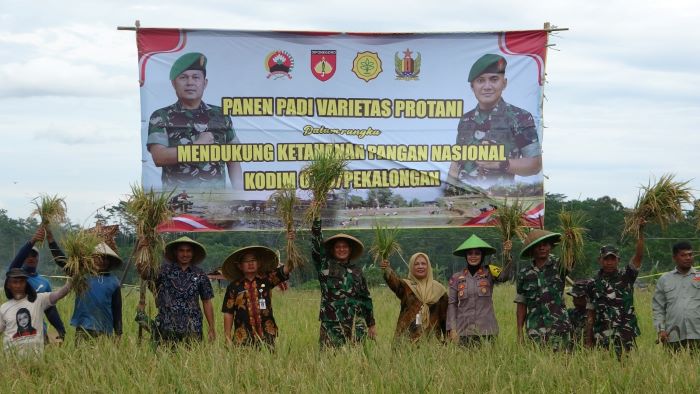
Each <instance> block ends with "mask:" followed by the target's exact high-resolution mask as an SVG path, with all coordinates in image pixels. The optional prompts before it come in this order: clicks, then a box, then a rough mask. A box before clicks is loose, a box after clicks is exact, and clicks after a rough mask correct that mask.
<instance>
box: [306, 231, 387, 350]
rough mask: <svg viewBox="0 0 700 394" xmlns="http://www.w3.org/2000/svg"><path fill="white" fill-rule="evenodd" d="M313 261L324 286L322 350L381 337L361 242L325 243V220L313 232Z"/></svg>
mask: <svg viewBox="0 0 700 394" xmlns="http://www.w3.org/2000/svg"><path fill="white" fill-rule="evenodd" d="M311 234H312V240H311V242H312V245H311V247H312V250H311V257H312V259H313V263H314V267H315V268H316V271H317V272H318V280H319V283H320V285H321V311H320V313H319V320H320V321H321V332H320V339H319V341H320V343H321V348H322V349H323V348H325V347H339V346H342V345H344V344H345V343H347V342H360V341H362V340H364V339H365V337H366V336H369V337H370V338H372V339H374V338H375V337H376V335H377V331H376V327H375V322H374V313H373V309H372V298H371V297H370V295H369V288H368V287H367V281H366V280H365V277H364V275H363V274H362V267H360V266H359V265H358V264H357V262H356V260H357V258H358V257H360V256H361V255H362V251H363V249H364V247H363V245H362V242H360V240H359V239H357V238H355V237H353V236H351V235H347V234H342V233H341V234H336V235H334V236H332V237H328V239H326V240H325V241H324V240H323V236H322V234H321V219H316V220H314V223H313V226H312V228H311Z"/></svg>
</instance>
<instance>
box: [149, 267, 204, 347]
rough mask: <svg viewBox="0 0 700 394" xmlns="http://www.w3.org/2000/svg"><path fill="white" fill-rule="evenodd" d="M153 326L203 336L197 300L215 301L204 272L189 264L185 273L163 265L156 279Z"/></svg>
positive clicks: (178, 268)
mask: <svg viewBox="0 0 700 394" xmlns="http://www.w3.org/2000/svg"><path fill="white" fill-rule="evenodd" d="M155 283H156V293H157V294H156V304H157V306H158V316H156V325H157V326H158V328H159V329H160V330H164V331H171V332H175V333H178V334H188V333H194V334H200V335H201V334H202V310H201V308H200V307H199V300H200V299H201V300H202V301H206V300H210V299H212V298H214V290H213V289H212V287H211V283H210V282H209V278H207V275H206V274H205V273H204V271H203V270H202V269H201V268H199V267H197V266H192V265H190V266H189V267H187V269H185V270H184V271H183V270H182V269H181V268H180V266H179V265H178V264H175V263H170V262H165V263H163V265H162V266H161V269H160V272H159V273H158V277H157V278H156V281H155Z"/></svg>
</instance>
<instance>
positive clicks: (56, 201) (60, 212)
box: [32, 194, 68, 227]
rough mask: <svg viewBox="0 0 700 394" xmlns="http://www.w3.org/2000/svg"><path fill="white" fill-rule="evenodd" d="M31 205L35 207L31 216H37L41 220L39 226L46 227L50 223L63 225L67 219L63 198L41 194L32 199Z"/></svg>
mask: <svg viewBox="0 0 700 394" xmlns="http://www.w3.org/2000/svg"><path fill="white" fill-rule="evenodd" d="M32 204H34V206H36V209H34V211H33V212H32V215H37V216H39V218H41V226H44V227H46V226H48V225H49V224H51V223H63V222H65V221H66V219H67V216H66V212H67V210H68V208H67V207H66V200H65V199H64V198H63V197H58V196H57V195H54V196H49V195H47V194H42V195H40V196H39V197H37V198H35V199H33V200H32Z"/></svg>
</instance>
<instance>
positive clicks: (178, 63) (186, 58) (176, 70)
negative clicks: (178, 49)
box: [170, 52, 207, 81]
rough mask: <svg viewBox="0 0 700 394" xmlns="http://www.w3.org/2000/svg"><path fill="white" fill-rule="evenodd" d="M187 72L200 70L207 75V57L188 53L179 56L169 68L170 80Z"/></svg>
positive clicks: (196, 53)
mask: <svg viewBox="0 0 700 394" xmlns="http://www.w3.org/2000/svg"><path fill="white" fill-rule="evenodd" d="M187 70H200V71H202V72H204V75H207V57H206V56H204V55H203V54H201V53H199V52H190V53H186V54H184V55H182V56H180V57H179V58H178V59H177V60H175V63H173V66H172V67H171V68H170V80H171V81H174V80H175V78H177V76H178V75H180V74H182V73H183V72H185V71H187Z"/></svg>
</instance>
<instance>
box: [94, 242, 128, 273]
mask: <svg viewBox="0 0 700 394" xmlns="http://www.w3.org/2000/svg"><path fill="white" fill-rule="evenodd" d="M95 254H98V255H100V256H102V258H106V259H107V260H108V261H109V269H110V270H113V269H115V268H118V267H119V266H120V265H122V259H121V257H119V255H118V254H117V252H115V251H114V250H113V249H112V248H110V247H109V245H107V244H106V243H104V242H102V243H100V244H98V245H97V246H95Z"/></svg>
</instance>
